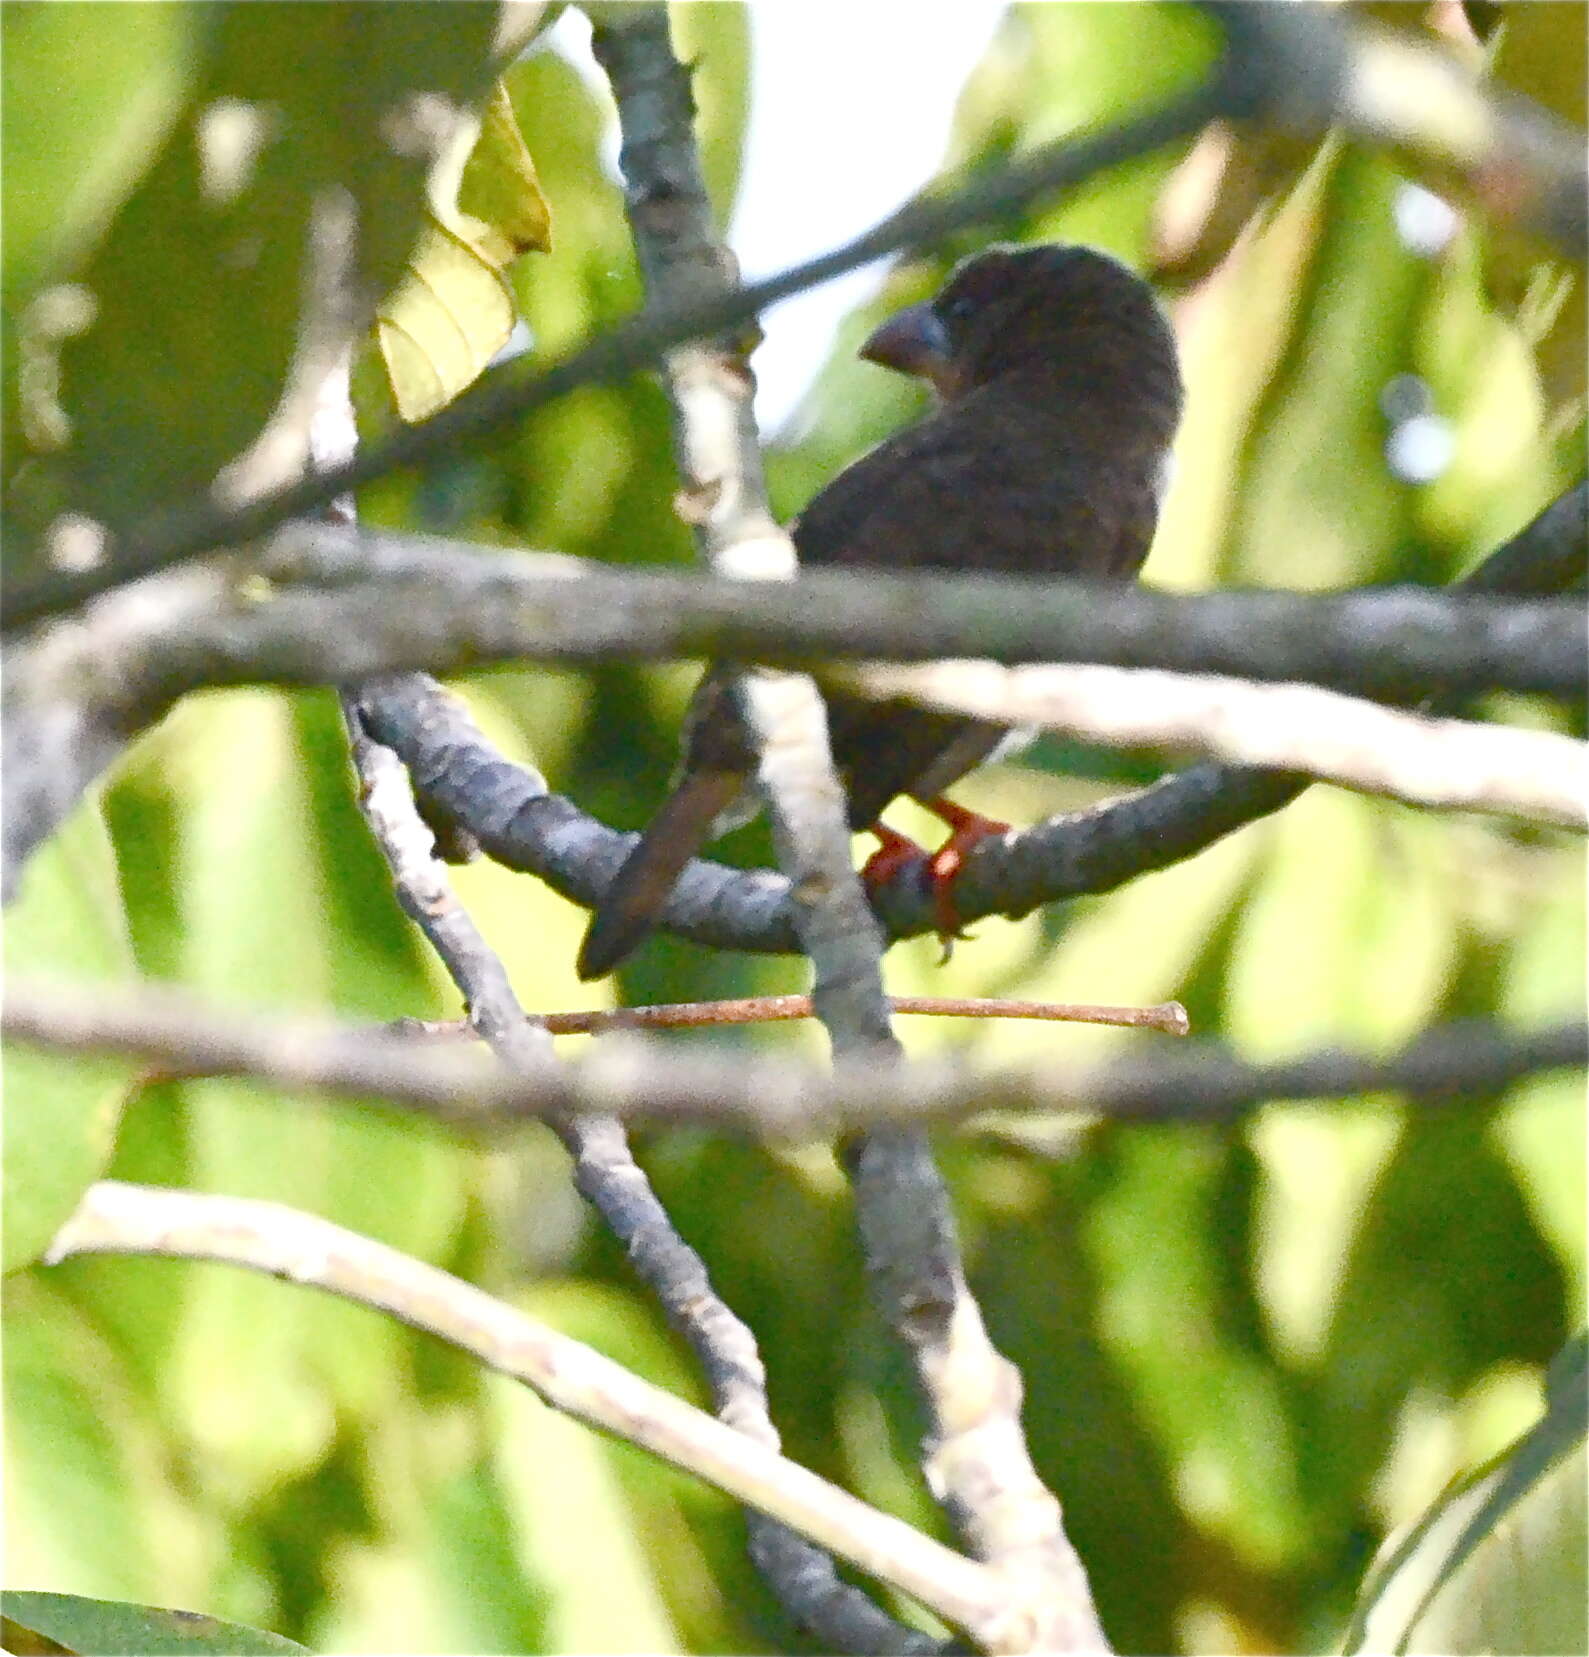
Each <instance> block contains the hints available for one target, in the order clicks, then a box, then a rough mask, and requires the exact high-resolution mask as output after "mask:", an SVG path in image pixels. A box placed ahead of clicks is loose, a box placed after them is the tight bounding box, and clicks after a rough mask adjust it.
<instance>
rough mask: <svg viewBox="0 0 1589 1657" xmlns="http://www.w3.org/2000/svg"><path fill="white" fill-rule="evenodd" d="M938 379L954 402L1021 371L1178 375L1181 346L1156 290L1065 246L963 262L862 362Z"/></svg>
mask: <svg viewBox="0 0 1589 1657" xmlns="http://www.w3.org/2000/svg"><path fill="white" fill-rule="evenodd" d="M860 354H861V355H862V356H863V357H864V358H866V359H867V361H869V362H875V363H880V364H881V365H882V366H883V367H885V368H894V369H898V370H899V371H900V372H902V373H906V374H915V375H919V376H920V377H921V378H923V379H926V380H930V381H931V382H932V384H933V386H934V387H935V388H936V390H937V391H938V394H939V395H940V396H941V397H943V398H944V399H946V400H950V399H953V398H955V397H957V396H960V395H961V394H963V393H964V392H967V391H971V390H974V389H975V388H976V387H977V386H980V385H985V384H987V383H988V382H989V381H990V380H994V379H997V378H998V377H1000V376H1001V375H1004V374H1008V373H1011V372H1018V371H1032V370H1035V371H1037V372H1039V373H1042V372H1045V371H1056V370H1057V371H1065V370H1066V369H1067V368H1070V367H1072V366H1079V367H1081V368H1084V369H1086V370H1087V371H1088V372H1089V373H1090V372H1094V371H1096V372H1100V373H1105V372H1108V371H1109V370H1111V369H1117V370H1119V371H1121V372H1124V373H1131V372H1132V370H1134V369H1139V370H1140V371H1142V372H1145V373H1146V374H1147V375H1148V376H1150V377H1152V378H1155V379H1158V378H1161V377H1162V375H1163V373H1164V372H1165V371H1167V372H1168V374H1169V376H1170V377H1171V378H1172V380H1173V382H1174V385H1175V387H1176V398H1177V401H1178V400H1179V375H1178V373H1177V372H1176V369H1175V339H1174V335H1173V334H1172V333H1171V331H1170V326H1169V322H1168V321H1167V319H1166V318H1165V315H1164V313H1163V311H1162V310H1161V309H1160V308H1159V303H1158V301H1157V299H1155V298H1154V295H1153V290H1152V289H1151V288H1150V287H1149V286H1148V285H1147V283H1146V282H1144V281H1143V280H1142V278H1141V277H1140V276H1138V275H1136V274H1135V272H1133V271H1131V270H1128V269H1127V268H1126V266H1124V265H1123V264H1121V263H1120V262H1119V260H1117V259H1114V258H1112V257H1111V256H1110V255H1109V254H1107V253H1100V252H1098V251H1097V250H1096V249H1095V248H1090V247H1079V246H1074V245H1068V244H1064V243H1058V242H1054V243H1046V244H1043V245H1040V246H1036V247H1014V246H1003V245H1001V246H995V247H990V248H986V249H984V250H983V251H982V252H981V253H976V254H973V255H972V256H971V257H970V258H968V259H963V260H962V261H961V262H960V263H959V264H958V265H957V266H956V267H955V268H954V270H953V271H952V272H951V273H950V276H949V280H948V281H947V282H946V283H945V284H944V286H943V288H942V290H941V291H940V292H939V294H938V296H937V297H936V298H935V299H931V300H928V301H926V302H924V303H923V304H920V305H912V306H910V307H909V308H908V309H907V310H903V311H900V312H899V313H897V314H896V315H895V316H892V317H890V318H889V320H888V321H887V322H885V323H884V324H883V325H882V326H881V327H880V328H878V329H877V330H876V331H875V332H874V333H873V334H872V335H871V336H870V338H868V340H867V341H866V343H865V344H864V345H863V346H862V347H861V353H860Z"/></svg>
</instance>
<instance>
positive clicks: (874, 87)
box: [551, 0, 1004, 433]
mask: <svg viewBox="0 0 1589 1657" xmlns="http://www.w3.org/2000/svg"><path fill="white" fill-rule="evenodd" d="M1003 10H1004V6H1003V0H954V3H953V4H945V5H937V6H933V7H930V8H928V7H912V6H908V5H905V4H903V3H901V0H847V3H842V4H841V3H836V0H812V3H808V4H794V3H792V0H756V3H754V4H753V5H752V16H751V104H750V130H749V133H748V135H747V140H746V149H745V165H744V171H743V173H742V175H741V180H740V188H739V205H738V210H737V212H736V213H735V217H734V225H733V229H732V232H731V235H730V240H731V241H732V243H733V247H734V251H735V252H736V253H737V254H738V255H739V258H740V263H741V265H742V266H743V269H744V274H745V276H746V278H747V279H754V278H756V277H760V276H768V275H771V274H772V273H773V272H774V271H778V270H782V269H783V268H785V267H786V266H788V265H792V264H795V263H797V262H799V261H800V260H803V259H808V258H810V257H811V256H812V255H813V254H816V253H821V252H824V251H826V250H827V249H828V248H830V247H833V246H834V245H836V244H837V243H839V242H844V241H848V240H849V239H850V238H851V237H852V236H854V235H855V234H857V233H858V232H859V231H862V230H865V229H866V228H867V227H868V226H870V225H872V224H875V223H876V222H877V220H879V219H881V218H883V217H884V216H885V215H886V214H888V213H890V212H891V211H892V210H893V209H894V208H895V207H897V206H898V205H899V204H900V202H901V201H903V200H904V199H905V197H906V196H908V195H911V194H912V193H913V192H914V191H915V190H917V189H918V188H920V186H921V185H923V184H925V183H926V182H927V180H928V179H929V178H931V177H932V175H933V173H934V172H935V171H936V170H937V167H938V164H939V162H940V161H941V160H942V159H943V153H944V147H945V145H946V143H947V141H948V137H949V126H950V122H951V120H952V119H953V116H954V106H955V99H956V98H957V97H958V95H959V92H960V88H961V86H962V85H963V84H964V82H965V80H966V77H967V76H968V75H969V74H970V73H971V71H972V69H973V68H974V67H975V66H976V64H977V62H978V60H979V59H980V58H981V56H982V53H983V51H984V49H985V48H986V46H987V43H988V40H989V39H990V37H991V36H992V33H993V30H994V27H995V25H996V24H997V22H998V19H999V17H1000V15H1001V14H1002V12H1003ZM551 39H552V41H553V42H554V43H555V44H556V46H557V48H558V50H559V51H561V52H562V53H564V54H565V55H566V56H568V57H570V58H571V59H572V60H573V61H574V62H575V63H576V64H577V65H578V67H579V68H580V69H581V70H582V71H584V72H586V73H587V74H589V75H590V76H591V77H592V78H593V79H596V80H598V81H599V80H600V78H601V77H600V71H599V70H597V68H596V66H595V63H594V60H593V59H592V58H591V56H590V46H589V42H590V28H589V25H588V23H586V21H585V19H584V17H583V15H582V14H580V13H577V12H573V11H570V12H568V13H565V14H564V16H563V17H562V18H561V19H559V21H558V23H557V24H556V26H555V27H554V29H553V30H552V34H551ZM884 66H886V67H884ZM612 151H613V155H614V157H615V156H616V139H615V138H614V139H613V141H612ZM877 281H878V270H877V267H876V266H872V267H869V268H867V269H864V270H858V271H853V272H851V274H850V275H849V276H847V277H840V278H839V279H838V280H836V281H833V282H828V283H825V284H823V286H821V287H820V288H814V289H811V290H809V291H808V292H806V293H803V294H797V295H796V296H795V297H794V298H793V299H787V300H785V301H784V302H783V303H782V304H780V305H775V306H773V307H772V308H771V309H770V310H768V311H766V312H765V313H763V316H762V324H763V327H764V328H765V330H766V335H767V337H766V341H765V343H763V344H762V346H761V347H760V348H759V349H758V351H757V352H756V377H757V382H758V385H759V391H758V394H757V398H756V412H757V415H758V418H759V419H760V422H761V426H762V430H763V431H764V432H767V433H774V432H776V431H777V429H778V427H779V426H780V425H781V424H782V423H783V421H784V420H785V419H786V418H787V417H788V416H789V414H790V413H791V412H792V411H793V409H794V407H795V405H796V403H797V402H798V401H799V399H800V397H801V395H802V393H803V392H804V391H805V389H806V387H807V386H808V385H809V384H810V383H811V380H812V379H813V378H814V376H815V375H816V372H817V370H818V369H819V368H820V367H821V366H822V362H823V358H824V357H825V356H826V354H827V349H828V342H829V340H830V339H831V338H832V336H833V333H834V331H835V329H836V328H837V326H838V322H839V319H840V318H841V317H842V316H843V315H844V314H845V312H847V311H848V310H850V309H851V308H852V307H853V306H855V305H856V304H857V303H858V302H859V301H860V300H861V299H863V298H864V297H865V296H866V295H867V294H868V293H869V292H871V291H872V289H873V288H874V287H875V286H876V284H877Z"/></svg>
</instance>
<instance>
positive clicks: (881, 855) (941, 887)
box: [861, 800, 1009, 965]
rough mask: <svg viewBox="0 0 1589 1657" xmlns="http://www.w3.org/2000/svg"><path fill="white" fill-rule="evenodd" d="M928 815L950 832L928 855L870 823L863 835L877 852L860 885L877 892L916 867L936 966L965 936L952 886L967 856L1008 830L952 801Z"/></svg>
mask: <svg viewBox="0 0 1589 1657" xmlns="http://www.w3.org/2000/svg"><path fill="white" fill-rule="evenodd" d="M924 803H927V802H924ZM927 809H928V810H929V811H931V812H932V814H933V815H934V816H935V817H937V818H939V819H940V820H941V821H943V822H944V823H947V824H948V826H949V831H950V832H949V838H948V839H947V840H945V841H944V843H943V844H942V845H941V846H940V847H939V848H938V850H937V851H935V852H931V853H929V852H927V851H926V850H925V849H924V848H922V847H921V846H918V845H917V844H916V842H915V841H914V840H912V839H910V838H909V837H908V836H906V835H903V834H900V833H899V832H898V830H896V829H891V828H889V827H888V826H887V824H885V823H875V824H874V825H873V826H872V828H871V829H870V830H869V831H868V832H869V833H871V834H875V835H876V836H877V840H878V847H877V850H876V851H875V852H873V853H872V855H871V856H870V857H869V858H868V859H867V860H866V865H865V867H864V868H863V869H862V870H861V879H862V881H864V882H865V884H866V886H867V888H868V890H871V891H876V890H877V889H878V888H879V887H882V886H886V885H887V884H888V883H889V882H890V881H891V880H893V879H894V877H895V876H896V875H898V874H899V873H900V871H901V870H903V869H906V868H911V867H916V868H919V869H920V870H921V871H922V873H923V875H924V877H925V879H926V882H927V886H928V889H929V890H930V891H931V893H932V909H933V921H934V925H935V927H936V930H937V933H938V938H939V941H940V942H941V943H942V944H943V956H942V959H941V961H940V965H941V964H942V961H947V960H948V959H949V957H950V956H951V955H952V954H953V953H954V946H955V941H956V939H959V938H964V937H966V936H967V933H966V930H965V926H964V924H963V923H962V921H961V919H960V916H959V913H958V912H957V910H956V909H955V901H954V883H955V881H956V880H957V879H958V878H959V875H960V870H961V868H962V867H963V866H964V863H965V859H966V856H967V854H968V853H969V852H970V851H971V849H972V847H973V846H976V845H978V844H979V843H980V842H982V841H983V840H987V839H990V838H991V837H992V836H994V835H996V834H1007V833H1008V832H1009V824H1008V823H1001V822H998V821H997V820H996V819H994V818H992V817H983V816H981V815H980V814H979V813H977V812H975V811H967V810H966V809H965V808H964V807H963V806H957V805H956V804H955V803H954V801H952V800H933V801H931V802H930V803H927Z"/></svg>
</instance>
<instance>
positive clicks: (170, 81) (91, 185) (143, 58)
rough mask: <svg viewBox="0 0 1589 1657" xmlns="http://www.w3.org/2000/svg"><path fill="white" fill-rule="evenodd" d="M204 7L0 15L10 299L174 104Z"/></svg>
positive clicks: (88, 230) (42, 273) (147, 149)
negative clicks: (2, 42) (2, 48)
mask: <svg viewBox="0 0 1589 1657" xmlns="http://www.w3.org/2000/svg"><path fill="white" fill-rule="evenodd" d="M202 18H203V13H202V10H201V9H200V8H198V7H195V6H190V5H174V4H146V5H139V6H57V5H46V4H43V3H41V0H33V3H28V4H22V5H8V6H6V7H4V8H3V9H0V31H3V40H4V47H5V50H4V53H3V66H4V67H3V75H4V97H3V99H0V145H3V148H4V152H5V158H6V230H5V255H4V279H3V285H4V292H5V296H6V302H7V304H8V305H12V304H16V303H18V302H19V301H20V300H21V299H22V298H24V297H25V296H26V295H27V294H28V293H29V292H30V291H31V290H32V289H33V288H35V287H36V286H37V285H38V283H39V282H40V281H41V280H43V279H45V278H46V277H47V276H48V274H49V273H50V272H51V271H52V270H53V269H55V268H58V267H59V266H60V265H61V264H62V263H63V262H66V261H69V260H70V258H71V256H72V254H73V252H74V251H76V250H77V249H78V248H79V246H80V244H81V242H82V240H83V239H84V238H85V237H87V236H89V235H91V234H93V232H94V231H95V230H96V229H97V228H99V227H100V226H102V225H103V223H104V221H105V219H106V217H107V216H108V214H109V213H110V212H111V210H112V209H113V208H114V206H115V205H116V203H117V202H118V201H119V200H120V199H121V198H122V197H123V196H124V195H125V194H126V192H127V191H128V190H129V189H130V188H131V187H132V184H133V182H134V180H135V179H136V178H137V177H138V175H139V174H140V173H141V172H142V171H143V169H144V167H145V166H146V165H147V164H148V161H149V158H150V155H151V154H152V152H153V149H154V147H155V146H156V145H157V144H158V143H159V142H160V140H161V138H162V137H163V136H164V134H165V131H166V129H167V128H168V127H169V125H170V123H171V121H172V120H173V119H174V118H175V116H176V114H177V111H178V110H179V109H180V108H181V101H182V95H183V92H184V91H185V89H186V85H187V82H188V81H189V80H190V78H191V76H192V73H193V69H194V57H195V55H196V52H197V49H198V37H199V35H200V33H201V30H202V26H203V25H202Z"/></svg>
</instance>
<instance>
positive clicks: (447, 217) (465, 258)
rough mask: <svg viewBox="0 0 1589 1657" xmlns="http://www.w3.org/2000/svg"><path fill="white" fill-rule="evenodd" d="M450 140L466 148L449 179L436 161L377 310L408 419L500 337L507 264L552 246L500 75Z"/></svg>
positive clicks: (452, 387)
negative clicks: (423, 204) (474, 118)
mask: <svg viewBox="0 0 1589 1657" xmlns="http://www.w3.org/2000/svg"><path fill="white" fill-rule="evenodd" d="M455 142H456V143H457V144H458V145H459V147H460V148H462V147H463V146H467V156H466V159H465V160H464V162H463V164H462V167H461V170H460V171H459V172H458V174H457V177H456V180H455V182H450V181H448V180H447V178H446V177H445V175H446V173H447V171H448V168H447V166H446V164H445V163H443V164H442V165H440V166H439V167H438V168H437V174H438V175H439V177H437V178H433V180H432V190H431V207H430V217H429V222H428V223H427V224H426V226H425V230H424V233H423V234H422V235H421V236H420V239H419V242H418V245H417V246H416V247H415V249H414V251H413V253H412V255H411V256H410V258H409V262H408V268H407V269H406V270H405V272H404V274H403V279H402V280H401V281H400V282H399V283H398V285H397V286H396V287H395V288H394V289H393V290H392V292H391V293H390V294H388V295H387V297H386V299H385V300H384V301H383V302H382V304H381V306H380V307H379V309H378V311H377V313H376V325H375V330H376V339H377V341H378V342H379V345H380V348H381V355H382V357H383V358H384V360H385V363H386V372H387V379H388V383H389V384H390V386H391V389H392V395H393V397H394V399H395V400H396V403H397V412H398V413H399V414H400V415H401V416H402V418H403V419H404V420H406V421H409V422H410V423H412V422H414V421H418V420H424V419H426V418H428V417H429V416H430V415H432V414H434V413H435V412H436V411H437V409H440V408H444V407H445V406H446V405H447V404H448V403H450V402H451V401H452V400H453V398H454V397H456V396H457V395H458V393H459V392H460V391H462V390H464V389H465V387H467V386H469V385H472V384H473V383H474V381H475V380H477V379H478V378H479V377H480V375H481V374H482V373H483V372H484V371H485V369H486V367H487V365H488V364H489V363H490V361H491V359H492V358H493V357H494V356H495V355H496V354H497V352H498V351H500V350H501V349H502V347H503V346H504V345H506V344H507V342H508V336H509V335H510V334H511V333H512V332H513V324H514V321H515V320H516V311H515V307H514V295H513V288H512V286H511V284H510V283H509V282H508V281H507V271H508V267H509V266H510V265H511V264H512V263H513V261H514V260H515V259H517V258H519V257H520V256H521V255H522V254H525V253H529V252H532V251H539V252H545V251H546V250H547V249H549V248H550V247H551V245H552V240H551V236H552V217H551V210H550V209H549V208H548V207H547V205H546V198H545V196H544V195H542V193H541V187H540V183H539V181H538V180H537V179H536V176H535V165H534V163H533V162H532V161H531V160H530V152H529V150H528V149H527V148H526V147H525V143H524V136H523V134H522V133H521V132H520V131H519V124H518V119H517V117H516V116H515V115H514V113H513V104H512V102H511V100H510V99H509V97H508V93H507V88H506V87H505V86H504V85H503V84H502V82H501V81H498V82H497V84H496V86H495V87H494V88H493V89H492V93H491V96H490V98H488V99H487V101H486V106H485V110H484V112H483V114H482V116H481V119H480V120H479V121H478V122H469V123H467V124H466V125H465V127H464V128H463V129H462V130H461V132H460V134H459V137H458V139H457V140H455Z"/></svg>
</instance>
